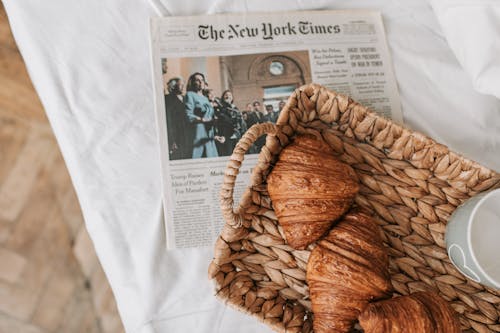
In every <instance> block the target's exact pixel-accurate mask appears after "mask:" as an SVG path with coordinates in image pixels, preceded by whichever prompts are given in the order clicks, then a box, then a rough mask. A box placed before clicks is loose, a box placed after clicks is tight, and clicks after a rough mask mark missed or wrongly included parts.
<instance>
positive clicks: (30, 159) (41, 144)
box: [0, 2, 123, 333]
mask: <svg viewBox="0 0 500 333" xmlns="http://www.w3.org/2000/svg"><path fill="white" fill-rule="evenodd" d="M0 332H2V333H4V332H14V333H24V332H30V333H31V332H33V333H35V332H64V333H67V332H71V333H77V332H103V333H104V332H113V333H114V332H123V327H122V324H121V322H120V319H119V316H118V314H117V310H116V304H115V301H114V298H113V295H112V293H111V290H110V288H109V285H108V283H107V280H106V277H105V275H104V273H103V271H102V268H101V267H100V265H99V263H98V261H97V258H96V256H95V252H94V249H93V246H92V243H91V241H90V239H89V238H88V235H87V233H86V230H85V228H84V226H83V219H82V215H81V211H80V208H79V205H78V201H77V198H76V195H75V192H74V189H73V187H72V184H71V180H70V178H69V175H68V172H67V169H66V166H65V164H64V161H63V159H62V157H61V153H60V152H59V149H58V146H57V144H56V141H55V138H54V135H53V133H52V131H51V128H50V125H49V123H48V121H47V118H46V117H45V114H44V111H43V108H42V105H41V104H40V101H39V100H38V97H37V95H36V93H35V91H34V90H33V87H32V85H31V82H30V79H29V77H28V74H27V72H26V69H25V66H24V63H23V61H22V58H21V56H20V54H19V51H18V50H17V47H16V44H15V42H14V40H13V38H12V36H11V32H10V29H9V25H8V21H7V17H6V14H5V11H4V8H3V5H2V4H1V2H0Z"/></svg>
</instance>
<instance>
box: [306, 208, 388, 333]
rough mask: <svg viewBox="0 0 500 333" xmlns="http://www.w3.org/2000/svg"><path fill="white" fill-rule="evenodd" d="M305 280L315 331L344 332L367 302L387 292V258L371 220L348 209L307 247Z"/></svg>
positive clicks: (381, 297)
mask: <svg viewBox="0 0 500 333" xmlns="http://www.w3.org/2000/svg"><path fill="white" fill-rule="evenodd" d="M306 279H307V283H308V285H309V294H310V297H311V303H312V312H313V314H314V318H313V327H314V332H315V333H323V332H349V331H350V330H351V329H352V328H353V325H354V323H355V322H356V319H358V316H359V314H360V313H361V311H362V310H363V309H364V308H365V307H366V306H367V305H368V302H370V301H373V300H378V299H383V298H388V297H390V296H391V294H392V286H391V282H390V276H389V259H388V256H387V252H386V250H385V248H384V245H383V243H382V239H381V238H380V234H379V229H378V226H377V224H376V223H375V221H373V219H372V218H371V217H370V216H369V215H366V214H364V213H361V212H349V213H348V214H347V215H346V216H345V217H344V219H343V220H342V221H340V222H339V223H338V224H337V225H336V226H335V227H334V228H333V229H332V231H330V233H329V234H328V235H327V236H326V237H325V238H324V239H322V240H320V241H319V242H318V246H316V247H315V248H314V249H313V250H312V252H311V255H310V257H309V261H308V263H307V272H306Z"/></svg>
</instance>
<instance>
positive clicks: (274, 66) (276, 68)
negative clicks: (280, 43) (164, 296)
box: [269, 61, 285, 75]
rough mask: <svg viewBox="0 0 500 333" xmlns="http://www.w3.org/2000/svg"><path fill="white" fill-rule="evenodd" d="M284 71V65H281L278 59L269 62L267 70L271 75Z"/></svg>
mask: <svg viewBox="0 0 500 333" xmlns="http://www.w3.org/2000/svg"><path fill="white" fill-rule="evenodd" d="M284 71H285V66H284V65H283V63H282V62H279V61H272V62H271V64H270V65H269V72H270V73H271V74H272V75H281V74H283V72H284Z"/></svg>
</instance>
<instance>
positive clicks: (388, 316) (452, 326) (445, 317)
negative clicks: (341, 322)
mask: <svg viewBox="0 0 500 333" xmlns="http://www.w3.org/2000/svg"><path fill="white" fill-rule="evenodd" d="M359 323H360V325H361V327H362V328H363V329H364V332H365V333H400V332H401V333H405V332H419V333H459V332H461V330H460V322H459V321H458V319H457V318H456V316H455V313H454V311H453V310H452V309H451V308H450V307H449V306H448V304H447V303H446V301H445V300H444V299H442V298H441V297H439V296H438V295H437V294H435V293H430V292H417V293H414V294H411V295H409V296H402V297H396V298H393V299H390V300H385V301H380V302H375V303H372V304H370V305H369V306H368V307H367V308H366V309H365V310H364V312H363V313H362V314H361V316H360V317H359Z"/></svg>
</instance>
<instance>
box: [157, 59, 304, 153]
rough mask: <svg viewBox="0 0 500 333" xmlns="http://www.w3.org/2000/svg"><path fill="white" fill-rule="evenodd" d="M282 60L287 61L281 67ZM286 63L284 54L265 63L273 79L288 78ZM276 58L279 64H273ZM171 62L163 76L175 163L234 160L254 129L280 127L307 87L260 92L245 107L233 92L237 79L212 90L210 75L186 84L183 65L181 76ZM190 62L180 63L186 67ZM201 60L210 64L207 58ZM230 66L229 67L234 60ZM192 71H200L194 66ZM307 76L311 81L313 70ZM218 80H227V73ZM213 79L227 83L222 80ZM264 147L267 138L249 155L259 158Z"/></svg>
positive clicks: (192, 75)
mask: <svg viewBox="0 0 500 333" xmlns="http://www.w3.org/2000/svg"><path fill="white" fill-rule="evenodd" d="M303 53H304V52H303ZM277 57H281V58H283V59H281V61H278V60H277V59H278V58H277ZM284 57H285V56H284V55H283V54H279V55H277V54H274V55H269V56H268V57H266V59H267V61H265V62H266V63H267V65H268V67H269V70H270V71H271V72H272V73H274V74H273V75H275V76H276V75H278V74H283V75H284V73H283V72H284V66H285V65H284V63H286V60H288V58H284ZM218 58H222V57H218ZM226 58H230V57H226ZM240 58H241V57H240ZM270 58H275V59H274V61H273V60H272V59H270ZM169 60H170V59H165V58H164V59H162V71H163V79H164V94H165V112H166V121H167V134H168V146H169V147H168V148H169V159H170V160H180V159H196V158H204V157H220V156H229V155H231V153H232V151H233V149H234V147H235V146H236V143H237V142H238V141H239V139H240V138H241V137H242V135H243V134H244V133H245V131H246V130H247V129H248V128H250V127H251V126H252V125H254V124H257V123H264V122H272V123H276V121H277V119H278V117H279V115H280V112H281V110H282V109H283V107H284V106H285V99H286V98H287V97H288V96H289V95H290V94H291V92H293V90H294V89H295V88H297V87H298V86H299V85H301V84H304V83H305V80H304V78H302V79H300V80H298V81H297V80H296V79H294V81H293V82H291V83H292V84H291V85H290V84H284V85H278V86H272V87H263V88H262V87H261V89H259V90H256V92H257V94H256V95H253V96H250V97H251V98H250V99H249V96H245V98H246V102H245V103H242V99H241V96H238V95H237V93H236V92H235V91H234V90H233V89H230V86H232V85H234V83H235V82H234V81H235V80H234V79H233V80H227V81H228V82H229V81H230V82H231V83H227V84H223V83H219V84H210V83H209V77H208V75H207V73H206V71H193V72H188V73H189V74H188V75H187V79H184V78H183V77H182V76H181V75H178V74H179V73H180V72H182V69H181V67H182V66H179V65H177V68H176V69H175V70H169V67H172V66H169V65H170V64H169ZM176 60H177V59H176ZM186 60H187V59H180V61H184V62H186ZM201 60H202V61H204V62H206V61H207V60H206V58H204V59H201ZM218 60H219V63H221V62H222V63H223V62H224V61H223V59H218ZM170 61H172V62H174V61H173V60H170ZM288 61H290V60H288ZM226 62H229V61H228V59H226ZM177 64H178V62H177ZM223 66H224V63H223ZM185 67H186V66H185ZM187 67H189V68H196V66H193V64H192V61H191V62H190V65H189V66H187ZM307 67H308V66H307ZM205 68H206V67H205ZM280 71H281V72H280ZM222 72H224V69H222ZM226 72H228V71H226ZM307 72H308V75H310V74H309V73H310V70H309V69H307ZM218 74H219V75H218V76H222V77H223V76H224V75H221V72H219V73H218ZM226 76H227V73H226ZM301 76H303V74H302V73H301ZM212 79H213V80H214V81H219V82H220V81H221V79H220V78H218V79H219V80H215V78H212ZM223 79H224V78H222V80H223ZM288 83H290V82H288ZM238 97H240V100H239V101H238ZM264 144H265V137H262V138H260V139H259V140H257V142H256V143H255V144H254V145H253V146H252V147H251V148H250V150H249V152H248V153H250V154H254V153H258V152H259V151H260V149H261V148H262V146H263V145H264Z"/></svg>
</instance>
